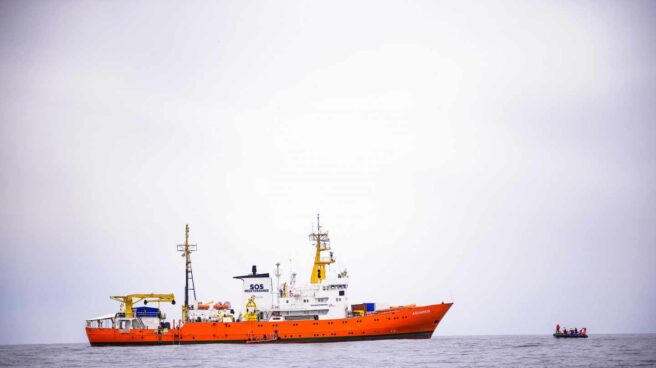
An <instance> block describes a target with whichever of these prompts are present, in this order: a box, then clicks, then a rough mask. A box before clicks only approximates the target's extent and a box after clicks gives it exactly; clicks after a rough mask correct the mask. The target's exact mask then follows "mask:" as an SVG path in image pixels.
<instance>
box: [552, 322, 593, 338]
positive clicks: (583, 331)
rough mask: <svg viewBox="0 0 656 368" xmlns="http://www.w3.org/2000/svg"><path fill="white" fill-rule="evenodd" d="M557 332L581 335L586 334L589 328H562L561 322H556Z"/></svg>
mask: <svg viewBox="0 0 656 368" xmlns="http://www.w3.org/2000/svg"><path fill="white" fill-rule="evenodd" d="M556 333H557V334H562V335H580V336H586V335H587V334H588V329H587V328H585V327H583V328H581V329H578V328H576V327H575V328H570V329H569V330H568V329H567V328H565V327H563V328H562V330H561V329H560V323H557V324H556Z"/></svg>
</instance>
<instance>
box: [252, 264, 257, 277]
mask: <svg viewBox="0 0 656 368" xmlns="http://www.w3.org/2000/svg"><path fill="white" fill-rule="evenodd" d="M253 275H257V266H256V265H253Z"/></svg>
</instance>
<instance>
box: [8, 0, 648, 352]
mask: <svg viewBox="0 0 656 368" xmlns="http://www.w3.org/2000/svg"><path fill="white" fill-rule="evenodd" d="M655 17H656V7H655V6H654V2H649V1H644V2H640V1H615V2H608V1H589V2H587V1H562V2H560V1H549V2H540V1H536V2H532V1H519V2H450V3H449V2H432V1H427V2H389V3H384V4H381V2H378V1H376V2H351V1H345V2H339V1H338V2H334V1H331V2H324V3H321V4H317V3H316V2H299V3H295V2H243V1H234V2H216V1H211V2H193V3H187V2H161V1H156V2H155V1H153V2H147V1H145V2H134V1H129V2H127V1H111V2H103V1H96V2H90V1H86V2H83V1H57V2H54V1H51V2H46V1H38V2H29V1H3V2H0V143H1V145H0V164H1V170H2V171H1V172H2V176H1V180H2V185H1V187H0V190H1V192H0V200H1V203H2V206H0V244H2V250H3V251H2V256H0V295H1V298H0V312H1V314H2V318H0V330H1V331H3V332H2V333H1V334H0V343H27V342H67V341H85V336H84V331H83V327H84V324H83V322H84V319H85V318H88V317H93V316H96V315H100V314H105V313H111V312H112V311H115V310H116V309H117V308H118V304H117V303H116V302H113V301H110V300H109V298H108V296H109V295H120V294H126V293H133V292H151V291H152V292H174V293H176V295H177V296H178V299H180V300H182V287H183V282H184V278H183V275H184V274H183V272H184V271H183V263H182V259H181V258H180V257H179V255H178V254H177V252H176V251H175V244H177V243H179V242H181V241H182V240H183V230H184V224H185V223H189V224H190V226H191V229H192V238H193V240H194V241H195V242H198V243H199V251H198V253H197V254H196V255H195V258H194V274H195V277H196V283H197V287H198V292H199V298H200V299H204V300H215V301H216V300H225V299H230V300H232V301H234V302H236V301H237V300H238V295H239V286H240V285H239V283H238V282H236V281H234V280H232V279H231V276H233V275H237V274H242V273H244V272H248V270H250V266H251V265H252V264H257V265H258V266H259V268H260V269H261V270H265V271H273V264H274V263H275V262H276V261H280V262H282V265H283V268H284V272H285V274H286V276H287V275H288V272H289V258H293V259H294V262H293V268H294V269H295V271H298V272H299V273H300V274H301V277H302V278H303V279H306V278H307V275H308V274H309V271H310V267H311V264H310V262H311V256H312V248H311V247H310V245H309V243H308V241H307V234H308V233H309V232H310V230H311V228H310V226H311V223H312V221H313V219H314V215H315V213H316V212H317V211H320V212H321V213H322V216H323V219H324V221H323V222H324V224H325V226H326V228H327V229H328V230H329V231H330V232H331V238H332V240H333V248H334V251H335V253H336V256H337V257H338V260H339V263H340V266H341V267H347V268H348V269H349V272H350V274H351V291H350V293H351V294H350V295H351V296H350V298H351V301H352V302H360V301H378V302H385V303H388V304H407V303H417V304H426V303H435V302H441V301H443V300H451V299H453V300H455V303H456V304H455V306H454V308H453V309H452V310H451V311H450V312H449V314H448V315H447V317H446V319H445V320H444V322H443V324H441V325H440V328H438V331H437V334H508V333H548V332H549V331H550V330H551V328H552V327H553V326H552V325H553V324H554V323H556V322H560V323H561V324H563V325H565V326H572V327H574V325H577V326H587V327H588V328H589V329H590V331H591V333H595V332H597V333H599V332H656V314H654V310H655V309H656V287H655V285H654V280H656V227H655V226H654V224H655V223H656V198H655V190H654V188H656V170H655V169H656V167H655V164H654V157H656V152H655V151H656V148H655V147H656V146H655V144H654V143H655V142H654V141H655V138H656V107H655V106H656V104H655V103H654V101H656V32H654V26H653V19H655ZM286 276H285V277H286ZM168 310H169V311H170V314H179V310H178V308H169V309H168Z"/></svg>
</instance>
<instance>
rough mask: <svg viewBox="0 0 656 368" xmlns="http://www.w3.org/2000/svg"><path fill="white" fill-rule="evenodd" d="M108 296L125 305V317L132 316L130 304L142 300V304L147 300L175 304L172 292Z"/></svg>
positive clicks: (147, 301)
mask: <svg viewBox="0 0 656 368" xmlns="http://www.w3.org/2000/svg"><path fill="white" fill-rule="evenodd" d="M109 298H110V299H112V300H116V301H117V302H121V303H123V304H124V305H125V317H127V318H132V317H134V315H133V312H132V306H133V305H134V304H136V303H139V302H140V301H142V300H143V302H144V304H148V303H149V302H163V303H171V304H175V296H174V295H173V294H154V293H151V294H130V295H126V296H110V297H109Z"/></svg>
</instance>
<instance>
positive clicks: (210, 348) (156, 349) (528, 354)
mask: <svg viewBox="0 0 656 368" xmlns="http://www.w3.org/2000/svg"><path fill="white" fill-rule="evenodd" d="M0 366H3V367H122V368H125V367H140V368H145V367H157V368H162V367H248V368H251V367H252V368H255V367H286V368H289V367H316V368H322V367H326V368H327V367H330V368H332V367H379V368H382V367H656V334H643V335H592V336H590V337H589V338H588V339H556V338H554V337H552V336H457V337H455V336H452V337H442V336H436V337H433V338H432V339H430V340H383V341H364V342H336V343H320V344H317V343H315V344H259V345H245V344H244V345H233V344H210V345H182V346H147V347H90V346H89V345H88V344H52V345H3V346H0Z"/></svg>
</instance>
